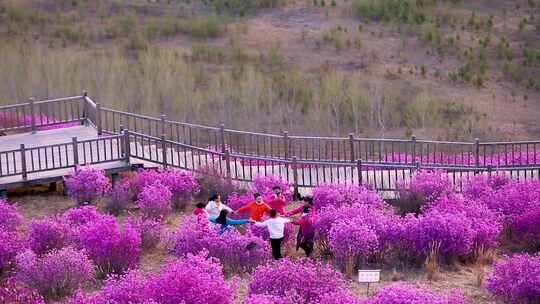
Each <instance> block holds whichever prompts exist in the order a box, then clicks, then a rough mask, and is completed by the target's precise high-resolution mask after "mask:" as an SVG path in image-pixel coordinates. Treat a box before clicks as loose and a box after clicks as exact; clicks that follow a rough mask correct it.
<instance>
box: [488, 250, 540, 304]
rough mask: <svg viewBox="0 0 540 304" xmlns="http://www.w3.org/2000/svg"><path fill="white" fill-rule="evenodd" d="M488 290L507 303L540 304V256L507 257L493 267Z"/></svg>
mask: <svg viewBox="0 0 540 304" xmlns="http://www.w3.org/2000/svg"><path fill="white" fill-rule="evenodd" d="M486 288H487V289H488V290H489V291H490V292H491V293H492V294H493V295H495V296H496V297H497V298H499V299H501V300H502V301H504V302H505V303H509V304H529V303H530V304H532V303H539V302H540V254H536V255H534V256H529V255H528V254H517V255H514V256H512V257H506V259H504V260H503V261H501V262H499V263H497V264H496V265H495V266H494V267H493V273H492V274H491V276H490V277H489V278H488V279H487V282H486Z"/></svg>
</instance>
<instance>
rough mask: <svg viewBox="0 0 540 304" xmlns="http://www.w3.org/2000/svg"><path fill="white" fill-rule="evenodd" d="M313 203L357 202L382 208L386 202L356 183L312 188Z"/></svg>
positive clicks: (347, 203)
mask: <svg viewBox="0 0 540 304" xmlns="http://www.w3.org/2000/svg"><path fill="white" fill-rule="evenodd" d="M313 203H314V204H315V206H317V208H324V207H330V206H333V207H340V206H343V205H350V204H353V203H359V204H364V205H369V206H372V207H376V208H383V207H385V206H386V203H385V202H384V201H383V200H382V198H381V197H380V196H379V195H378V194H377V192H375V191H373V190H371V189H368V188H366V187H363V186H358V185H341V184H338V185H323V186H319V187H316V188H315V189H313Z"/></svg>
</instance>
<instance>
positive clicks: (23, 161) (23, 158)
mask: <svg viewBox="0 0 540 304" xmlns="http://www.w3.org/2000/svg"><path fill="white" fill-rule="evenodd" d="M21 169H22V178H23V180H24V181H25V180H26V179H27V177H28V174H27V173H26V149H25V148H24V144H21Z"/></svg>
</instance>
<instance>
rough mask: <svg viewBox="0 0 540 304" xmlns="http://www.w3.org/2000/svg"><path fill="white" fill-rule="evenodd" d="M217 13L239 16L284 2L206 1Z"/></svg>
mask: <svg viewBox="0 0 540 304" xmlns="http://www.w3.org/2000/svg"><path fill="white" fill-rule="evenodd" d="M205 2H207V3H208V4H210V6H211V7H213V8H214V9H215V10H216V11H217V12H218V13H222V12H230V13H234V14H237V15H240V16H243V15H245V14H246V13H248V12H251V11H254V10H256V9H261V8H268V7H276V6H278V5H280V4H282V3H283V2H284V0H206V1H205Z"/></svg>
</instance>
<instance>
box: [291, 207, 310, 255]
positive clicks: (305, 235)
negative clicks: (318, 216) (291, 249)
mask: <svg viewBox="0 0 540 304" xmlns="http://www.w3.org/2000/svg"><path fill="white" fill-rule="evenodd" d="M314 221H315V215H314V214H313V213H312V212H311V210H310V207H309V206H304V207H303V209H302V216H301V217H300V218H299V219H297V220H296V221H293V222H291V223H292V224H293V225H299V226H300V229H299V230H298V235H297V237H296V250H298V248H302V249H303V250H304V252H305V253H306V256H307V257H309V256H310V255H311V253H312V252H313V245H314V239H315V230H314V229H313V223H314Z"/></svg>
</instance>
